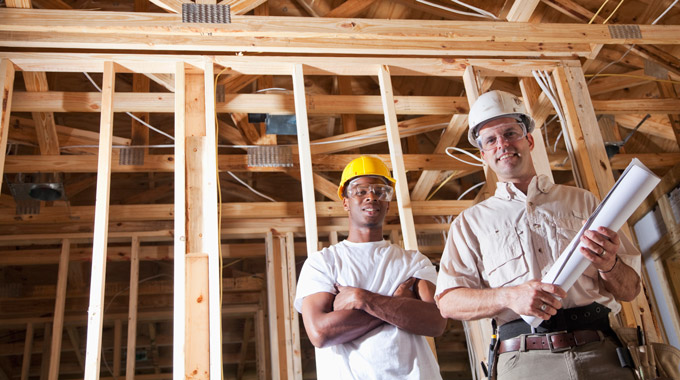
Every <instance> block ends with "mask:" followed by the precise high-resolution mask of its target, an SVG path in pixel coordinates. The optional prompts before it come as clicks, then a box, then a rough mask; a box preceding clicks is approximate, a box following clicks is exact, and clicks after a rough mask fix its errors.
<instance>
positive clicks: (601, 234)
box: [581, 227, 621, 272]
mask: <svg viewBox="0 0 680 380" xmlns="http://www.w3.org/2000/svg"><path fill="white" fill-rule="evenodd" d="M581 243H582V244H583V246H582V247H581V253H582V254H583V256H585V257H586V258H587V259H588V260H590V261H591V262H592V263H593V265H594V266H595V268H597V269H598V270H599V271H602V272H607V271H610V270H611V269H612V268H613V267H614V264H615V263H616V252H617V251H618V250H619V245H620V244H621V241H620V240H619V235H618V234H617V233H616V232H615V231H612V230H610V229H609V228H606V227H599V228H598V229H597V230H588V231H586V232H584V233H583V236H581Z"/></svg>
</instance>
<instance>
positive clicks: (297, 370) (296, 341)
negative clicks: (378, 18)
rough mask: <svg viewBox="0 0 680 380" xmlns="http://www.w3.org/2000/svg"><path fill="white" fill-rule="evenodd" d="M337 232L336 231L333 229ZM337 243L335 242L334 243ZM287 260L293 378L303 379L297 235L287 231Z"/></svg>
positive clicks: (336, 238)
mask: <svg viewBox="0 0 680 380" xmlns="http://www.w3.org/2000/svg"><path fill="white" fill-rule="evenodd" d="M333 232H335V231H333ZM335 240H336V243H337V240H338V237H337V232H336V234H335ZM333 244H335V243H333ZM285 252H286V261H287V265H286V267H287V268H288V294H287V297H288V298H289V299H290V301H289V302H288V308H289V309H290V313H289V315H290V332H291V333H290V339H291V344H292V354H293V355H292V362H293V363H292V364H293V377H292V378H293V379H296V380H302V358H301V356H302V353H301V348H300V320H299V317H298V312H297V310H295V306H294V302H295V293H296V291H297V290H296V289H297V286H296V281H297V273H296V266H295V236H294V235H293V233H292V232H287V233H286V250H285Z"/></svg>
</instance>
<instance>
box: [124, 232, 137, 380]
mask: <svg viewBox="0 0 680 380" xmlns="http://www.w3.org/2000/svg"><path fill="white" fill-rule="evenodd" d="M138 295H139V236H136V235H135V236H132V250H131V252H130V300H129V306H128V331H127V356H126V360H125V380H134V378H135V360H136V358H135V354H136V352H135V351H136V348H137V298H138Z"/></svg>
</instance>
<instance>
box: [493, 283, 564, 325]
mask: <svg viewBox="0 0 680 380" xmlns="http://www.w3.org/2000/svg"><path fill="white" fill-rule="evenodd" d="M502 289H503V290H504V291H503V292H502V294H501V295H502V296H503V297H505V298H506V302H507V307H509V308H510V309H512V311H514V312H515V313H517V314H519V315H531V316H535V317H538V318H541V319H543V320H548V319H550V317H551V316H553V315H555V314H556V313H557V309H560V308H562V301H561V299H562V298H564V297H566V296H567V293H566V292H565V291H564V290H563V289H562V288H560V287H559V286H557V285H552V284H546V283H543V282H540V281H538V280H531V281H529V282H525V283H524V284H522V285H518V286H511V287H507V288H502Z"/></svg>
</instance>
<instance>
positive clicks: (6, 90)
mask: <svg viewBox="0 0 680 380" xmlns="http://www.w3.org/2000/svg"><path fill="white" fill-rule="evenodd" d="M0 91H1V92H0V105H2V109H0V187H2V179H3V177H4V175H3V173H4V167H5V154H6V152H7V136H8V134H9V115H10V112H11V111H10V110H11V109H12V92H13V91H14V65H13V64H12V62H10V61H9V60H7V59H3V60H1V61H0Z"/></svg>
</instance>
